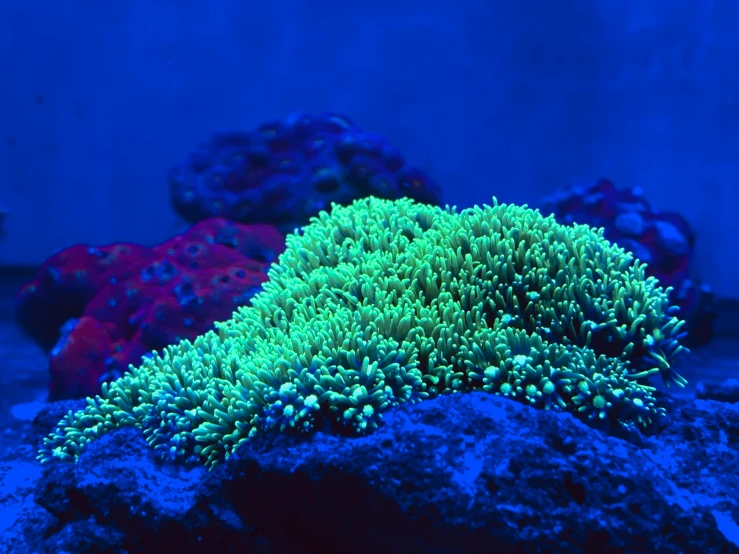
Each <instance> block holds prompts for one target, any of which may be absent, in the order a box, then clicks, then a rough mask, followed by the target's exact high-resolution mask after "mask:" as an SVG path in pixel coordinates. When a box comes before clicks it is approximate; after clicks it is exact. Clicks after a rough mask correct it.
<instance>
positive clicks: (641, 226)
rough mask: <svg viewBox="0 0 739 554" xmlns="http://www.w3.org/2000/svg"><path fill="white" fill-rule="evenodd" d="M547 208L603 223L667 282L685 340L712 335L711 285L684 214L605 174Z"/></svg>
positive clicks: (569, 219) (565, 217)
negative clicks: (658, 206) (697, 260)
mask: <svg viewBox="0 0 739 554" xmlns="http://www.w3.org/2000/svg"><path fill="white" fill-rule="evenodd" d="M542 211H543V212H545V213H553V214H554V216H555V217H556V218H557V220H559V221H562V222H563V223H573V222H574V223H584V224H587V225H591V226H593V227H602V228H603V229H604V231H605V237H606V238H607V239H609V240H612V241H614V242H616V243H618V244H619V245H621V246H623V247H624V248H626V249H627V250H630V251H631V252H633V253H634V255H635V256H636V257H637V258H639V260H640V261H641V262H644V263H646V264H647V273H648V274H649V275H653V276H655V277H657V279H659V281H660V284H662V285H663V286H665V287H673V291H672V293H671V295H670V296H671V300H672V301H673V302H674V303H675V304H676V305H678V306H680V308H681V317H682V318H683V319H685V320H686V322H687V326H686V330H687V332H688V339H687V342H686V344H690V345H700V344H705V343H706V342H708V340H710V338H711V334H712V326H713V320H714V319H715V316H716V314H715V310H714V307H713V295H712V293H711V291H710V289H709V288H708V287H707V286H706V285H704V284H702V283H701V281H700V277H699V275H698V271H697V270H696V268H695V266H694V261H693V257H694V249H695V240H696V237H695V231H694V230H693V228H692V227H691V225H690V223H689V222H688V221H687V220H686V219H685V218H684V217H683V216H681V215H680V214H677V213H673V212H661V211H658V210H655V209H653V208H652V207H651V206H650V204H649V202H648V201H647V199H646V198H645V197H644V195H643V192H642V190H641V189H640V188H638V187H632V188H616V187H615V185H614V184H613V183H612V182H611V181H608V180H606V179H600V180H599V181H597V182H596V183H594V184H592V185H588V186H571V187H569V188H567V189H565V190H562V191H560V192H558V193H556V194H553V195H551V196H549V197H547V198H545V199H544V200H543V201H542Z"/></svg>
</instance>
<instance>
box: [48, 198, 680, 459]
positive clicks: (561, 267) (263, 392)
mask: <svg viewBox="0 0 739 554" xmlns="http://www.w3.org/2000/svg"><path fill="white" fill-rule="evenodd" d="M672 312H673V308H671V307H670V306H669V303H668V297H667V291H666V290H665V289H663V288H662V287H661V286H659V284H658V282H657V280H656V279H654V278H653V277H646V276H645V271H644V264H640V263H639V262H638V260H636V259H634V258H633V256H632V255H631V254H630V253H629V252H627V251H625V250H624V249H623V248H620V247H618V246H617V245H615V244H612V243H610V242H608V241H607V240H606V239H604V238H603V235H602V231H601V230H598V229H593V228H591V227H588V226H585V225H571V226H570V225H561V224H559V223H557V222H556V221H555V220H554V219H553V218H552V217H544V216H542V215H541V214H540V213H539V212H538V211H535V210H531V209H528V208H527V207H525V206H523V207H520V206H514V205H505V204H498V203H497V201H494V202H493V205H492V206H484V207H482V208H481V207H477V206H475V207H473V208H469V209H465V210H463V211H461V212H457V211H456V209H455V208H448V207H447V208H445V209H444V208H439V207H435V206H429V205H424V204H418V203H415V202H413V201H412V200H409V199H401V200H397V201H389V200H380V199H377V198H374V197H370V198H365V199H363V200H358V201H356V202H354V203H353V204H352V205H350V206H347V207H341V206H338V205H336V204H334V205H333V209H332V211H331V212H330V213H327V212H321V214H320V215H319V216H318V217H316V218H313V220H312V221H311V223H310V224H309V225H308V226H306V227H304V228H303V231H302V232H300V233H298V234H293V235H290V236H288V239H287V249H286V251H285V252H284V253H283V254H282V255H281V256H280V258H279V261H278V263H276V264H275V265H273V266H272V267H271V269H270V270H269V280H268V281H267V282H265V284H264V285H263V290H262V291H261V292H259V293H257V295H256V296H254V298H253V299H252V305H251V306H248V307H242V308H240V309H239V310H238V311H237V312H236V313H234V315H233V317H232V319H230V320H228V321H225V322H223V323H219V324H217V329H216V330H215V331H212V332H208V333H206V334H204V335H202V336H200V337H198V338H197V339H196V340H195V341H193V342H190V341H187V340H184V341H182V342H180V343H179V344H177V345H174V346H170V347H167V348H166V349H165V350H164V351H163V352H162V353H161V354H155V355H154V356H153V357H152V358H150V359H147V360H145V361H144V363H143V365H141V366H140V367H138V368H133V367H131V368H130V371H129V372H128V373H127V374H125V375H124V376H123V377H121V378H120V379H118V380H116V381H113V382H111V383H106V384H105V385H103V390H102V393H101V395H99V396H96V397H95V398H88V400H87V403H88V405H87V407H86V408H85V409H83V410H81V411H78V412H76V413H73V412H69V413H68V414H67V415H66V416H65V417H64V418H63V419H62V421H61V422H60V423H59V425H58V427H57V428H56V430H55V431H54V432H53V433H52V434H51V435H50V436H49V437H47V438H46V439H45V440H44V443H43V447H42V448H41V451H40V453H39V456H38V458H39V460H41V461H48V460H50V459H52V458H59V459H62V460H69V461H72V460H76V459H77V458H78V457H79V455H80V454H81V452H82V450H83V449H84V447H85V445H86V444H87V443H88V442H90V441H91V440H93V439H95V438H97V437H99V436H101V435H102V434H104V433H106V432H107V431H110V430H112V429H115V428H117V427H123V426H137V427H139V428H141V429H142V431H143V434H144V436H145V438H146V440H147V442H148V443H149V444H150V445H151V446H152V447H153V448H154V449H155V451H156V452H157V453H158V455H159V457H160V458H162V459H169V460H184V461H187V462H200V463H204V464H205V465H206V466H208V467H209V468H212V467H214V466H215V465H217V464H218V463H219V462H221V461H223V460H224V459H226V458H227V457H228V456H229V455H230V454H231V453H232V452H234V450H235V449H236V448H237V447H238V446H239V445H240V444H241V443H242V442H244V441H246V440H248V439H249V438H251V437H254V436H255V435H257V434H260V433H264V432H267V431H271V430H274V431H304V432H307V431H311V430H317V429H329V430H332V431H336V432H341V431H346V432H348V433H354V434H356V433H363V432H367V431H369V430H371V429H372V428H374V427H376V426H377V425H378V424H379V422H380V419H381V417H382V413H383V412H384V411H386V410H387V409H389V408H390V407H392V406H394V405H397V404H399V403H403V402H418V401H421V400H424V399H427V398H431V397H434V396H436V395H438V394H442V393H455V392H463V391H469V390H472V389H482V390H485V391H488V392H490V393H494V394H498V395H502V396H507V397H510V398H513V399H516V400H518V401H521V402H525V403H528V404H531V405H533V406H535V407H539V408H543V409H553V410H567V411H571V412H574V413H575V414H577V415H578V416H580V417H582V418H585V419H586V420H590V422H591V423H593V424H596V425H602V426H604V427H612V426H616V427H618V426H625V427H627V428H630V429H633V428H637V427H640V428H647V427H649V426H650V425H651V424H652V423H653V422H654V421H655V420H656V419H657V418H658V417H659V416H661V415H663V414H664V408H662V407H659V406H658V405H657V402H656V400H655V397H654V395H653V392H654V390H655V389H654V388H653V387H651V386H649V384H648V379H649V377H650V376H652V375H656V374H658V373H659V374H660V375H661V376H662V378H663V379H664V381H665V382H666V383H668V384H670V383H674V384H677V385H683V384H685V382H686V381H685V380H684V379H683V378H682V377H681V376H679V375H678V374H677V373H675V372H674V370H673V369H672V368H671V362H672V361H673V359H674V358H675V356H676V355H678V354H679V353H680V352H681V351H684V350H685V348H683V347H682V346H681V345H680V344H679V342H678V341H679V339H680V338H681V336H682V332H681V326H682V324H683V322H682V321H681V320H679V319H678V318H677V317H675V316H673V315H672Z"/></svg>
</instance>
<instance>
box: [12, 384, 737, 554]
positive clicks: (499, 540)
mask: <svg viewBox="0 0 739 554" xmlns="http://www.w3.org/2000/svg"><path fill="white" fill-rule="evenodd" d="M663 401H664V402H665V403H667V404H668V406H667V408H668V413H669V414H670V416H668V417H669V420H668V421H666V422H665V425H664V427H663V428H662V429H661V430H660V431H659V432H658V434H657V435H656V436H653V437H636V436H634V437H625V438H617V437H613V436H607V435H604V434H603V433H602V432H600V431H596V430H593V429H591V428H589V427H587V426H586V425H584V424H583V423H581V422H579V421H577V420H576V419H575V418H573V417H572V416H570V415H569V414H563V413H554V412H544V411H538V410H535V409H533V408H530V407H528V406H525V405H521V404H518V403H516V402H512V401H509V400H506V399H503V398H499V397H495V396H492V395H487V394H485V393H469V394H458V395H452V396H442V397H440V398H437V399H434V400H430V401H425V402H422V403H420V404H416V405H405V406H401V407H399V408H397V409H395V410H393V411H391V412H389V413H387V414H386V416H385V419H384V425H383V426H382V427H381V428H380V429H379V430H378V431H377V432H375V433H374V434H371V435H369V436H366V437H361V438H352V439H348V438H341V437H336V436H331V435H327V434H323V433H318V434H316V435H313V436H311V437H295V436H289V435H277V436H272V437H264V438H262V439H259V440H255V441H253V442H252V443H251V444H249V445H247V447H246V448H243V449H241V450H240V451H238V452H237V453H236V454H235V455H234V456H232V457H231V458H230V459H229V460H228V462H226V463H225V464H222V465H221V466H219V467H217V468H216V469H215V470H214V471H212V472H207V471H206V470H204V469H202V468H195V469H189V470H187V469H183V468H181V467H178V466H173V465H162V464H160V463H158V462H157V461H156V460H155V459H154V458H153V456H152V452H151V450H150V449H149V448H148V446H147V445H146V443H145V442H144V440H143V438H142V437H141V435H140V433H139V432H138V431H137V430H135V429H124V430H120V431H116V432H114V433H111V434H109V435H106V436H105V437H103V438H101V439H99V440H98V441H95V442H94V443H92V444H91V445H90V446H89V447H88V449H87V450H86V451H85V453H84V454H83V455H82V457H81V458H80V460H79V463H78V464H76V465H72V464H66V463H51V464H49V465H46V466H39V465H38V464H36V463H35V462H34V461H33V456H34V454H35V450H34V448H33V447H31V446H26V447H22V448H19V449H16V450H15V451H14V452H13V453H12V454H11V455H10V459H7V460H6V461H5V462H4V463H2V465H1V467H0V476H2V483H3V485H2V491H0V509H2V511H3V513H4V516H3V526H2V532H0V551H2V552H10V553H19V554H20V553H31V552H34V553H36V552H37V553H54V554H60V553H63V552H69V553H75V554H78V553H80V554H83V553H91V552H98V553H99V552H104V553H111V554H112V553H134V552H136V553H148V552H160V553H163V552H177V553H189V552H193V553H196V552H204V553H205V552H208V553H210V552H224V553H228V552H233V553H240V552H264V553H276V552H279V553H295V554H297V553H304V552H305V553H308V552H352V553H363V552H373V553H374V552H383V553H385V552H387V553H394V552H398V553H401V552H402V553H404V554H407V553H416V552H418V553H427V552H428V553H433V554H442V553H447V552H448V553H466V552H470V553H477V552H495V553H507V552H511V553H528V552H531V553H534V552H538V553H546V552H552V553H555V552H568V553H587V552H598V553H614V554H615V553H626V552H629V553H631V552H661V553H670V552H675V553H678V552H683V553H691V552H696V553H701V554H709V553H714V552H715V553H736V552H739V546H738V545H737V543H739V526H738V523H739V500H737V499H739V478H738V477H737V472H736V468H737V467H738V466H739V406H737V405H731V404H725V403H719V402H713V401H702V400H694V401H683V400H674V399H670V398H668V397H665V398H664V399H663ZM77 406H79V401H77V402H76V403H75V402H61V403H52V404H50V405H49V406H48V407H47V408H46V409H45V410H43V411H42V412H41V413H40V414H39V415H38V417H37V418H36V420H35V422H34V427H33V436H32V437H30V438H29V442H31V443H33V442H35V444H38V441H39V439H40V437H41V436H43V434H44V433H46V432H48V431H49V430H50V429H51V427H52V426H53V425H54V424H55V423H56V422H57V420H58V418H59V417H60V416H61V415H62V414H63V413H64V412H66V411H67V410H69V409H72V408H75V407H77Z"/></svg>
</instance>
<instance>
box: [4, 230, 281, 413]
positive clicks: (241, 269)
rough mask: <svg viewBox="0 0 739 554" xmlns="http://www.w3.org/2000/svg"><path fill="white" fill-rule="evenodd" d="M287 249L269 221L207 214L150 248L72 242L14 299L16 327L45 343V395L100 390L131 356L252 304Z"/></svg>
mask: <svg viewBox="0 0 739 554" xmlns="http://www.w3.org/2000/svg"><path fill="white" fill-rule="evenodd" d="M282 250H284V237H283V235H282V234H281V233H280V232H279V231H277V229H275V228H274V227H272V226H270V225H239V224H233V223H230V222H227V221H225V220H222V219H211V220H207V221H203V222H201V223H200V224H198V225H196V226H194V227H193V228H192V229H190V230H189V231H187V232H186V233H184V234H183V235H178V236H175V237H173V238H171V239H169V240H167V241H165V242H164V243H162V244H159V245H157V246H154V247H151V248H149V247H144V246H139V245H135V244H113V245H109V246H102V247H91V246H87V245H78V246H73V247H71V248H67V249H65V250H62V251H61V252H59V253H57V254H55V255H54V256H52V257H51V258H50V259H49V260H47V261H46V262H45V263H44V265H43V266H42V268H41V269H40V270H39V272H38V274H37V276H36V278H35V279H34V280H33V281H31V282H30V283H28V284H26V285H25V286H23V287H22V288H21V290H20V291H19V292H18V294H17V296H16V314H17V318H18V321H19V322H20V324H21V326H22V327H23V328H24V330H26V331H27V332H28V333H29V334H30V335H31V337H33V338H34V339H35V340H36V341H37V342H38V343H39V344H40V345H42V346H43V347H44V348H45V349H47V350H50V372H51V381H50V386H49V395H50V398H51V399H61V398H80V397H84V396H92V395H95V394H97V393H99V392H100V385H101V383H102V382H105V381H109V380H111V379H115V378H117V377H119V376H120V375H121V374H122V373H123V372H124V371H125V370H126V369H127V368H128V365H129V364H131V363H134V364H138V363H140V361H141V358H142V356H144V355H146V354H148V353H150V352H151V351H152V350H161V349H163V348H164V347H166V346H167V345H170V344H174V343H176V342H178V341H180V340H182V339H185V338H191V339H193V338H195V337H196V336H198V335H200V334H202V333H204V332H205V331H206V330H208V329H210V328H212V325H213V323H214V321H218V320H225V319H228V318H229V317H230V316H231V314H232V313H233V311H234V310H235V309H236V308H237V307H239V306H242V305H245V304H248V303H249V301H250V299H251V297H252V296H253V295H254V294H255V293H256V292H257V291H258V290H259V289H260V286H261V284H262V282H263V281H264V280H265V279H266V278H267V277H266V271H267V268H268V267H269V264H270V263H271V262H272V261H273V260H274V259H276V257H277V255H278V254H280V252H282Z"/></svg>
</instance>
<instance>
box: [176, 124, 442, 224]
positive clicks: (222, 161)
mask: <svg viewBox="0 0 739 554" xmlns="http://www.w3.org/2000/svg"><path fill="white" fill-rule="evenodd" d="M370 195H373V196H377V197H380V198H389V199H395V198H401V197H404V196H407V197H410V198H413V199H415V200H418V201H421V202H425V203H428V204H439V203H440V202H441V189H440V187H439V186H438V185H437V184H436V183H434V182H433V181H432V180H431V179H430V178H429V177H428V176H427V175H426V174H425V173H424V172H423V171H421V170H420V169H419V168H417V167H415V166H412V165H409V164H408V163H407V162H406V160H405V159H404V158H403V156H402V155H401V153H400V152H399V151H398V150H397V149H396V148H394V147H393V146H391V145H390V144H389V143H388V141H387V140H386V139H384V138H382V137H381V136H379V135H377V134H375V133H368V132H364V131H361V130H360V129H359V128H358V127H357V126H356V125H355V124H354V123H353V122H352V121H350V120H349V119H348V118H346V117H344V116H342V115H338V114H332V113H326V114H319V115H308V114H303V113H294V114H292V115H290V116H288V117H287V118H285V119H283V120H281V121H273V122H268V123H264V124H262V125H260V126H259V127H258V128H257V129H256V130H254V131H252V132H231V133H219V134H214V135H213V136H212V138H211V140H210V141H209V142H206V143H203V144H201V145H199V146H198V148H197V150H196V151H195V152H193V153H192V154H190V155H189V156H188V158H187V160H186V161H185V162H184V163H183V164H181V165H178V166H176V167H174V168H173V169H172V172H171V176H170V196H171V199H172V205H173V206H174V208H175V210H176V211H177V212H178V213H179V214H180V215H181V216H182V217H184V218H185V219H186V220H187V221H189V222H191V223H195V222H197V221H200V220H202V219H206V218H208V217H224V218H226V219H230V220H232V221H239V222H242V223H271V224H273V225H276V226H277V227H279V228H280V229H281V230H283V231H284V232H289V231H293V230H294V229H295V228H297V227H299V226H301V225H304V224H306V223H308V220H309V218H310V217H312V216H314V215H317V214H318V212H319V211H321V210H323V209H328V208H329V207H330V206H331V203H332V202H337V203H339V204H348V203H350V202H351V201H353V200H355V199H357V198H362V197H365V196H370Z"/></svg>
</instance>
